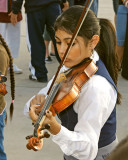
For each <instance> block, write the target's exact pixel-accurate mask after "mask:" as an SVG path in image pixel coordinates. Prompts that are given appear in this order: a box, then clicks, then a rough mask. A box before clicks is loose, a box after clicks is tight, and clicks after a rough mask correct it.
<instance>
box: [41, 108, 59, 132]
mask: <svg viewBox="0 0 128 160" xmlns="http://www.w3.org/2000/svg"><path fill="white" fill-rule="evenodd" d="M45 124H49V125H50V129H48V131H49V132H50V133H51V134H53V135H56V134H58V133H59V132H60V129H61V125H60V124H59V123H58V122H57V120H56V119H55V117H53V115H52V112H51V111H49V110H47V111H46V118H45V120H44V122H43V126H45Z"/></svg>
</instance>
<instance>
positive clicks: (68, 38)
mask: <svg viewBox="0 0 128 160" xmlns="http://www.w3.org/2000/svg"><path fill="white" fill-rule="evenodd" d="M55 38H56V39H58V40H60V39H59V37H57V36H56V35H55ZM71 38H72V37H67V38H64V40H70V39H71Z"/></svg>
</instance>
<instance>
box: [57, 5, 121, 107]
mask: <svg viewBox="0 0 128 160" xmlns="http://www.w3.org/2000/svg"><path fill="white" fill-rule="evenodd" d="M83 10H84V7H83V6H77V5H76V6H72V7H70V8H69V9H68V10H66V11H65V12H63V13H62V14H61V15H60V16H59V17H58V18H57V20H56V22H55V31H57V30H58V29H60V30H64V31H65V32H67V33H69V34H73V33H74V31H75V28H76V25H77V23H78V20H79V18H80V16H81V13H82V12H83ZM93 35H99V36H100V41H99V43H98V45H97V46H96V48H95V50H96V51H97V52H98V54H99V57H100V58H101V60H102V61H103V62H104V64H105V66H106V68H107V70H108V72H109V74H110V76H111V77H112V79H113V81H114V83H115V84H116V85H117V81H118V69H119V64H118V59H117V54H116V50H115V49H116V34H115V30H114V27H113V25H112V24H111V22H110V21H109V20H107V19H98V18H97V17H96V15H95V14H94V13H93V11H91V10H89V11H88V14H87V16H86V18H85V21H84V23H83V24H82V27H81V29H80V31H79V33H78V36H81V37H82V38H83V39H84V40H85V43H87V42H88V41H89V40H91V38H92V37H93ZM120 99H121V95H120V93H119V92H118V98H117V103H118V104H120V102H121V101H120Z"/></svg>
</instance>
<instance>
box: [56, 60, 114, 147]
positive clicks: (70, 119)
mask: <svg viewBox="0 0 128 160" xmlns="http://www.w3.org/2000/svg"><path fill="white" fill-rule="evenodd" d="M96 65H97V66H98V71H97V72H96V73H95V74H96V75H100V76H102V77H105V78H106V79H107V80H108V81H109V82H110V83H111V84H112V85H113V86H114V88H115V89H116V91H117V88H116V86H115V84H114V82H113V80H112V78H111V77H110V75H109V73H108V71H107V69H106V67H105V65H104V64H103V62H102V61H101V60H99V61H98V62H97V63H96ZM58 117H59V119H60V120H61V123H62V125H63V126H64V127H66V128H67V129H69V130H71V131H74V127H75V125H76V123H77V122H78V115H77V113H76V112H75V111H74V110H73V104H72V105H71V106H69V107H68V108H67V109H65V110H64V111H63V112H61V113H60V114H59V115H58ZM83 123H84V122H83ZM115 139H116V104H115V107H114V109H113V111H112V113H111V115H110V116H109V118H108V120H107V121H106V123H105V124H104V126H103V127H102V129H101V132H100V138H99V143H98V148H101V147H104V146H106V145H109V144H110V143H112V142H113V141H114V140H115Z"/></svg>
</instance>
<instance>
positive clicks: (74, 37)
mask: <svg viewBox="0 0 128 160" xmlns="http://www.w3.org/2000/svg"><path fill="white" fill-rule="evenodd" d="M89 2H90V0H87V2H86V4H85V7H84V10H83V12H82V14H81V16H80V18H79V21H78V23H77V26H76V28H75V31H74V33H73V35H72V38H71V41H70V43H69V45H68V47H67V49H66V52H65V54H64V56H63V58H62V60H61V63H60V65H59V67H58V70H57V72H56V74H55V77H54V79H53V81H52V84H51V86H50V88H49V90H48V92H47V95H48V94H49V93H50V91H51V89H52V87H53V85H54V83H55V81H56V79H57V76H58V74H59V71H60V69H61V67H62V65H63V64H64V62H65V59H66V57H67V56H68V54H69V52H70V49H71V47H72V45H73V43H74V41H75V39H76V37H77V35H78V33H79V31H80V29H81V26H82V24H83V22H84V20H85V18H86V16H87V14H88V11H89V9H90V7H91V5H92V3H93V0H91V2H90V4H89ZM88 4H89V6H88ZM87 7H88V8H87Z"/></svg>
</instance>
